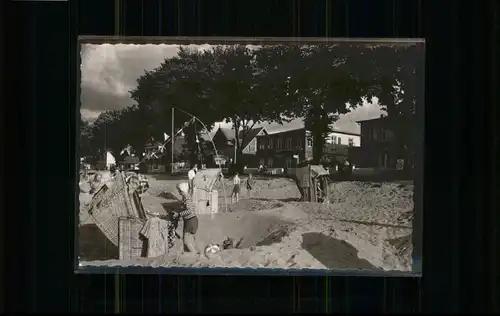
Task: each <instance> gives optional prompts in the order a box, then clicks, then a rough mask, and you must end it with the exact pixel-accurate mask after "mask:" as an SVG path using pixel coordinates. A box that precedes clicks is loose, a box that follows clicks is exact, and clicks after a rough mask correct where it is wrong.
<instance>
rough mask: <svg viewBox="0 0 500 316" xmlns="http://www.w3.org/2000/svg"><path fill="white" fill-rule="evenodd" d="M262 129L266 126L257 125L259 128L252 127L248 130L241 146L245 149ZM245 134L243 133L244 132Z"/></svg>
mask: <svg viewBox="0 0 500 316" xmlns="http://www.w3.org/2000/svg"><path fill="white" fill-rule="evenodd" d="M262 130H265V128H264V127H257V128H252V129H251V130H249V131H248V133H247V136H246V137H245V139H244V140H243V144H241V148H242V149H245V148H246V147H247V146H248V144H249V143H250V142H251V141H252V140H253V139H254V138H255V137H257V134H259V133H260V132H261V131H262ZM242 134H243V133H242Z"/></svg>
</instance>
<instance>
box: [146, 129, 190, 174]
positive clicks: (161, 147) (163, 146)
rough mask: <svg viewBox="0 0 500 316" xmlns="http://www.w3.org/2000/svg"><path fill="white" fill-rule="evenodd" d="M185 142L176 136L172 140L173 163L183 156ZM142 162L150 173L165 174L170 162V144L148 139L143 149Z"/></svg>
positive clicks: (182, 138) (181, 137)
mask: <svg viewBox="0 0 500 316" xmlns="http://www.w3.org/2000/svg"><path fill="white" fill-rule="evenodd" d="M184 144H185V140H184V137H183V136H176V137H175V140H174V161H175V162H177V161H178V160H179V159H180V158H181V157H182V154H183V151H184ZM143 150H144V151H143V152H144V158H145V159H144V162H145V164H146V166H147V170H148V172H150V173H156V172H166V171H167V168H168V167H169V166H170V163H171V160H172V155H171V152H172V143H171V142H168V143H164V142H160V141H157V140H155V139H154V138H150V139H149V141H148V142H146V144H144V148H143Z"/></svg>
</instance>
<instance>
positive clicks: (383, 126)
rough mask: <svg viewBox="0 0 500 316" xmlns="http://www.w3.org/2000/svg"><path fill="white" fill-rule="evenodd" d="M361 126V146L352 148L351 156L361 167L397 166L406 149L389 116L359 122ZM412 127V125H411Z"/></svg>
mask: <svg viewBox="0 0 500 316" xmlns="http://www.w3.org/2000/svg"><path fill="white" fill-rule="evenodd" d="M357 123H358V124H359V125H360V126H361V147H358V148H352V149H351V150H350V152H349V157H350V159H351V160H352V162H353V163H354V164H355V165H356V166H359V167H366V168H396V165H397V163H398V159H400V158H401V157H404V156H405V155H404V152H403V151H404V149H403V148H402V147H403V146H401V145H400V144H399V143H398V142H397V141H396V135H395V133H394V131H393V130H392V128H391V121H390V119H389V117H387V116H384V115H381V116H380V117H378V118H374V119H369V120H363V121H358V122H357ZM409 128H411V127H409Z"/></svg>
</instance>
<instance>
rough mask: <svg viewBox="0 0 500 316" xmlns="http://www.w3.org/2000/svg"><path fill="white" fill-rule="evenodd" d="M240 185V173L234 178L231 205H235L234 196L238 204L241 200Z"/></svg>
mask: <svg viewBox="0 0 500 316" xmlns="http://www.w3.org/2000/svg"><path fill="white" fill-rule="evenodd" d="M240 184H241V180H240V177H239V176H238V173H237V172H236V173H235V174H234V177H233V192H232V193H231V203H233V196H234V197H235V199H236V203H238V201H239V198H240Z"/></svg>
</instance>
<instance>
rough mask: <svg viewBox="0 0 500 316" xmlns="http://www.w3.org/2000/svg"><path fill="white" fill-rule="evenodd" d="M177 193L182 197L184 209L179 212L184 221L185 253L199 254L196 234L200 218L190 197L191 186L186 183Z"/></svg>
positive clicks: (178, 187) (179, 187)
mask: <svg viewBox="0 0 500 316" xmlns="http://www.w3.org/2000/svg"><path fill="white" fill-rule="evenodd" d="M177 191H178V192H179V194H180V195H181V197H182V199H181V202H182V208H181V209H180V210H178V213H179V216H180V217H181V218H182V219H183V221H184V225H183V231H182V240H183V243H184V251H186V252H191V253H198V250H197V248H196V237H195V236H196V232H197V231H198V217H197V216H196V205H195V204H194V202H193V199H192V197H191V195H189V185H188V184H187V183H185V182H183V183H179V184H178V185H177Z"/></svg>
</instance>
